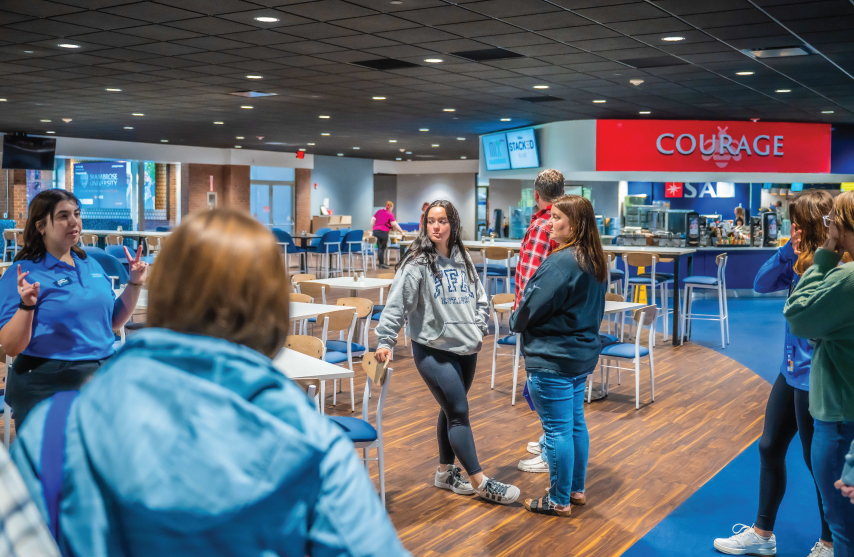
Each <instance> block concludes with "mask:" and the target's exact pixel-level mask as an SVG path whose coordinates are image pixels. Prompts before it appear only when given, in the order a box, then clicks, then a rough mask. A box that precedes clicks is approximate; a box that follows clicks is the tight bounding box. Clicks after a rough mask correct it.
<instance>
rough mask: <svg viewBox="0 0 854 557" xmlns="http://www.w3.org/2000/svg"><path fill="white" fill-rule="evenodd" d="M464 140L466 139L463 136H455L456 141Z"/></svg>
mask: <svg viewBox="0 0 854 557" xmlns="http://www.w3.org/2000/svg"><path fill="white" fill-rule="evenodd" d="M465 140H466V138H465V137H458V138H457V141H465Z"/></svg>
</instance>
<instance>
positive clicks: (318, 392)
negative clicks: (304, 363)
mask: <svg viewBox="0 0 854 557" xmlns="http://www.w3.org/2000/svg"><path fill="white" fill-rule="evenodd" d="M285 348H289V349H291V350H293V351H294V352H299V353H300V354H305V355H306V356H311V357H312V358H317V359H318V360H320V359H321V358H322V357H323V342H322V341H321V340H320V339H319V338H317V337H311V336H307V335H289V336H288V339H287V340H286V341H285ZM294 382H295V383H296V384H297V385H299V386H300V387H301V388H302V389H303V390H304V391H306V393H307V394H308V387H309V386H310V385H313V386H315V395H314V396H311V395H309V396H311V398H312V399H314V405H315V406H316V407H317V410H318V411H320V410H321V407H320V401H321V400H323V399H324V397H325V396H326V389H325V387H326V381H321V380H319V379H295V380H294Z"/></svg>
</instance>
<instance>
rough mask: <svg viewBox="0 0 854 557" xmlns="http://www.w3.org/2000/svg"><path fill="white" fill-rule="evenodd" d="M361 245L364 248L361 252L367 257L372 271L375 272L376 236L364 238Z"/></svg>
mask: <svg viewBox="0 0 854 557" xmlns="http://www.w3.org/2000/svg"><path fill="white" fill-rule="evenodd" d="M362 243H363V244H364V246H363V247H362V251H364V252H365V254H366V255H367V256H368V261H370V262H371V265H373V267H374V270H375V271H376V270H377V237H376V236H366V237H365V238H364V239H363V240H362Z"/></svg>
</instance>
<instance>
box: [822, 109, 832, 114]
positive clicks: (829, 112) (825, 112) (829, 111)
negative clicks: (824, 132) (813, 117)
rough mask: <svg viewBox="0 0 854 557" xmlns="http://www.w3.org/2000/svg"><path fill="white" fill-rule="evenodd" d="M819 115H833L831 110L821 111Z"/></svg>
mask: <svg viewBox="0 0 854 557" xmlns="http://www.w3.org/2000/svg"><path fill="white" fill-rule="evenodd" d="M821 113H822V114H833V111H832V110H822V111H821Z"/></svg>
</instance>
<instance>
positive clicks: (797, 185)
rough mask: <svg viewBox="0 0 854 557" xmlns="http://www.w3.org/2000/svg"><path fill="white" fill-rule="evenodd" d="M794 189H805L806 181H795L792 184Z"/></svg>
mask: <svg viewBox="0 0 854 557" xmlns="http://www.w3.org/2000/svg"><path fill="white" fill-rule="evenodd" d="M792 191H804V183H803V182H795V183H794V184H792Z"/></svg>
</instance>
